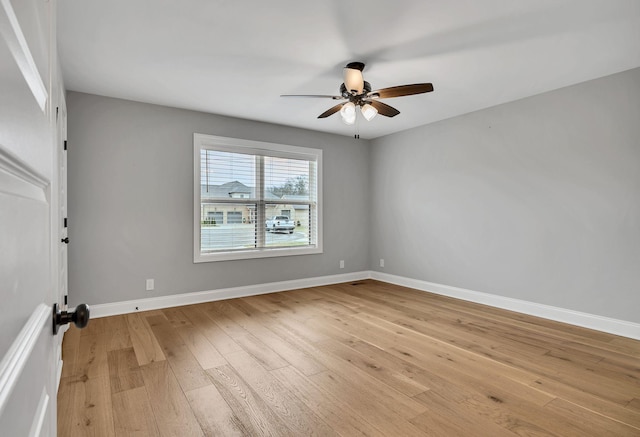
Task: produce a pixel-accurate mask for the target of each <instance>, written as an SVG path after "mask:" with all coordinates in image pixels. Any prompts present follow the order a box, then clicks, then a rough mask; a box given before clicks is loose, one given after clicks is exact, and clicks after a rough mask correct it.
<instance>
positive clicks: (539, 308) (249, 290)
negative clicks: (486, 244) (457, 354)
mask: <svg viewBox="0 0 640 437" xmlns="http://www.w3.org/2000/svg"><path fill="white" fill-rule="evenodd" d="M362 279H375V280H378V281H382V282H388V283H390V284H396V285H401V286H403V287H409V288H414V289H416V290H421V291H428V292H430V293H435V294H440V295H443V296H449V297H453V298H456V299H462V300H466V301H469V302H476V303H481V304H484V305H489V306H492V307H496V308H502V309H506V310H510V311H516V312H519V313H523V314H528V315H531V316H536V317H542V318H544V319H549V320H555V321H557V322H562V323H568V324H571V325H576V326H581V327H583V328H589V329H595V330H598V331H603V332H608V333H610V334H615V335H621V336H623V337H629V338H633V339H636V340H640V324H637V323H633V322H627V321H625V320H618V319H612V318H609V317H603V316H598V315H595V314H588V313H582V312H579V311H574V310H569V309H565V308H558V307H553V306H550V305H543V304H539V303H534V302H529V301H525V300H520V299H513V298H510V297H504V296H498V295H495V294H489V293H483V292H480V291H473V290H467V289H464V288H458V287H451V286H449V285H443V284H436V283H433V282H427V281H422V280H419V279H411V278H406V277H403V276H396V275H390V274H388V273H382V272H376V271H362V272H354V273H345V274H340V275H331V276H319V277H315V278H305V279H295V280H291V281H282V282H270V283H267V284H258V285H248V286H245V287H233V288H223V289H219V290H208V291H199V292H195V293H183V294H174V295H170V296H158V297H153V298H148V299H137V300H129V301H125V302H114V303H107V304H99V305H91V317H92V318H98V317H106V316H114V315H118V314H127V313H134V312H136V311H148V310H157V309H161V308H169V307H174V306H180V305H191V304H196V303H203V302H212V301H216V300H223V299H233V298H236V297H245V296H255V295H258V294H267V293H276V292H278V291H287V290H296V289H299V288H308V287H319V286H322V285H331V284H339V283H342V282H350V281H359V280H362Z"/></svg>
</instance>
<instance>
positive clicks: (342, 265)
mask: <svg viewBox="0 0 640 437" xmlns="http://www.w3.org/2000/svg"><path fill="white" fill-rule="evenodd" d="M340 268H341V269H344V260H343V259H341V260H340Z"/></svg>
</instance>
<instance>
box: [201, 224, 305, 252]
mask: <svg viewBox="0 0 640 437" xmlns="http://www.w3.org/2000/svg"><path fill="white" fill-rule="evenodd" d="M200 235H201V242H202V245H201V249H202V250H220V249H231V248H234V249H239V248H251V247H254V245H255V227H254V226H253V225H247V224H237V225H219V226H213V227H209V226H206V227H203V228H202V231H201V234H200ZM265 238H266V245H267V246H303V245H306V244H308V242H309V241H308V233H307V228H302V227H298V228H296V229H295V230H294V232H293V234H289V233H288V232H267V233H266V236H265Z"/></svg>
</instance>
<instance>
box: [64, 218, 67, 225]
mask: <svg viewBox="0 0 640 437" xmlns="http://www.w3.org/2000/svg"><path fill="white" fill-rule="evenodd" d="M64 227H65V228H66V227H67V218H66V217H65V218H64Z"/></svg>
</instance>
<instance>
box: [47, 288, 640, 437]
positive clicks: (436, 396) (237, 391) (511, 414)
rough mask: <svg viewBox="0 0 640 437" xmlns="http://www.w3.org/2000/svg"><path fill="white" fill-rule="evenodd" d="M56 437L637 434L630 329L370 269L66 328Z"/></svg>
mask: <svg viewBox="0 0 640 437" xmlns="http://www.w3.org/2000/svg"><path fill="white" fill-rule="evenodd" d="M63 359H64V367H63V378H62V382H61V385H60V390H59V394H58V434H59V435H60V436H62V437H66V436H76V435H78V436H94V435H95V436H112V435H119V436H132V435H141V436H143V435H166V436H200V435H212V436H234V435H243V436H254V435H255V436H259V435H277V436H281V435H283V436H284V435H287V436H308V435H323V436H324V435H343V436H353V435H384V436H410V435H433V436H513V435H520V436H524V435H527V436H528V435H544V436H547V435H556V436H581V437H583V436H640V341H635V340H630V339H626V338H623V337H617V336H614V335H609V334H605V333H601V332H596V331H590V330H587V329H582V328H577V327H573V326H569V325H563V324H560V323H555V322H551V321H547V320H543V319H537V318H533V317H529V316H523V315H520V314H517V313H512V312H508V311H503V310H497V309H493V308H490V307H486V306H482V305H476V304H471V303H466V302H462V301H457V300H454V299H449V298H445V297H441V296H436V295H432V294H429V293H424V292H421V291H415V290H411V289H407V288H402V287H397V286H393V285H389V284H385V283H381V282H376V281H362V282H357V283H352V284H341V285H334V286H326V287H318V288H309V289H304V290H296V291H290V292H284V293H275V294H270V295H263V296H255V297H248V298H242V299H233V300H228V301H221V302H212V303H206V304H200V305H192V306H185V307H179V308H171V309H165V310H158V311H149V312H140V313H135V314H128V315H125V316H116V317H108V318H102V319H95V320H92V321H91V322H90V323H89V326H88V327H87V328H86V329H84V330H82V331H79V330H77V329H75V328H72V329H71V330H69V331H68V332H67V334H66V335H65V339H64V344H63Z"/></svg>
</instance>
